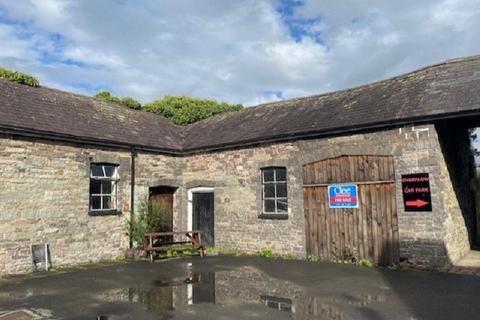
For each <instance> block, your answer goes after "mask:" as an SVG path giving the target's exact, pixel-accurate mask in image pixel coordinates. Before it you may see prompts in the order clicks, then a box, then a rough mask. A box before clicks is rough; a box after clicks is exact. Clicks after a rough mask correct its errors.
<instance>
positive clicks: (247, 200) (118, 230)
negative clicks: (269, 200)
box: [0, 125, 469, 273]
mask: <svg viewBox="0 0 480 320" xmlns="http://www.w3.org/2000/svg"><path fill="white" fill-rule="evenodd" d="M364 154H368V155H392V156H393V157H394V164H395V172H396V198H397V201H396V204H397V212H398V221H399V235H400V255H401V258H402V259H404V260H408V261H409V262H411V263H413V264H415V265H420V266H437V267H440V266H444V265H446V264H448V263H449V262H451V261H455V260H456V259H458V258H459V257H461V256H462V255H463V254H465V252H466V251H467V250H468V249H469V244H468V233H467V230H466V227H465V221H464V217H463V216H462V210H461V206H460V205H459V201H458V200H457V194H456V193H455V185H454V184H453V183H452V180H451V177H450V173H449V170H448V169H449V168H448V166H447V161H446V159H445V157H444V153H443V152H442V147H441V145H440V142H439V139H438V134H437V130H436V128H435V127H434V126H433V125H425V126H420V127H413V126H407V127H402V128H397V129H391V130H385V131H377V132H370V133H361V134H355V135H350V136H337V137H331V138H323V139H312V140H301V141H295V142H289V143H276V144H267V145H262V146H257V147H250V148H243V149H234V150H227V151H222V152H215V153H204V154H197V155H192V156H187V157H174V156H165V155H156V154H147V153H139V154H138V155H137V156H136V158H135V162H136V183H135V184H136V186H135V190H136V191H135V192H136V193H135V198H136V203H137V204H138V203H139V202H140V201H141V200H142V199H145V198H146V197H147V194H148V189H149V187H154V186H173V187H175V188H176V192H175V195H174V229H176V230H180V229H187V228H188V224H187V223H188V215H189V213H188V200H187V194H188V190H189V189H190V188H194V187H201V186H203V187H205V186H206V187H213V188H214V190H215V222H214V223H215V243H216V246H217V247H218V248H220V249H221V250H228V249H239V250H241V251H243V252H247V253H256V252H258V251H259V250H260V249H261V248H263V247H268V248H270V249H272V250H273V251H274V252H276V253H280V254H281V253H291V254H293V255H294V256H297V257H305V254H306V250H305V224H304V208H303V188H302V166H303V165H304V164H307V163H311V162H314V161H318V160H322V159H327V158H332V157H338V156H341V155H364ZM92 161H93V162H109V163H115V164H118V165H119V166H120V169H119V172H120V182H119V209H120V211H121V212H120V214H119V215H116V216H91V215H89V214H88V204H89V199H88V197H89V165H90V163H91V162H92ZM130 164H131V153H130V152H127V151H114V150H102V149H99V148H93V147H85V146H83V147H82V146H78V145H68V144H62V143H54V142H45V141H36V140H25V139H24V140H19V139H13V138H12V137H6V136H2V137H0V272H8V273H17V272H24V271H28V270H31V260H30V252H29V250H30V245H31V244H32V243H33V244H36V243H42V242H48V243H50V245H51V252H52V262H53V264H54V265H61V264H74V263H82V262H88V261H98V260H100V259H110V258H113V257H115V256H116V255H117V254H118V253H119V252H120V251H121V250H122V249H124V248H126V247H127V246H128V239H127V237H126V235H125V220H126V219H127V217H128V213H129V209H130V179H131V176H130V174H131V172H130ZM268 166H285V167H286V168H287V181H288V205H289V208H288V219H287V220H269V219H261V218H259V215H260V214H261V213H262V212H261V210H262V209H261V208H262V185H261V168H263V167H268ZM416 172H428V173H430V178H431V179H430V180H431V189H432V202H433V212H424V213H420V212H419V213H415V212H413V213H412V212H405V211H404V208H403V201H402V190H401V183H400V178H401V175H402V174H409V173H416Z"/></svg>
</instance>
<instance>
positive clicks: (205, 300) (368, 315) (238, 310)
mask: <svg viewBox="0 0 480 320" xmlns="http://www.w3.org/2000/svg"><path fill="white" fill-rule="evenodd" d="M7 319H8V320H14V319H17V320H18V319H20V320H30V319H102V320H107V319H108V320H114V319H329V320H332V319H339V320H340V319H341V320H347V319H352V320H353V319H355V320H356V319H374V320H375V319H412V320H413V319H436V320H438V319H480V277H475V276H464V275H453V274H442V273H434V272H412V271H408V272H407V271H391V270H388V269H377V268H362V267H355V266H350V265H340V264H329V263H311V262H306V261H284V260H275V259H265V258H258V257H208V258H205V259H200V258H184V259H174V260H166V261H159V262H156V263H153V264H151V263H149V262H128V263H118V264H114V265H105V266H96V267H90V268H86V269H76V270H69V271H67V272H60V273H51V274H41V275H34V276H31V275H29V276H20V277H14V278H8V279H4V280H0V320H7Z"/></svg>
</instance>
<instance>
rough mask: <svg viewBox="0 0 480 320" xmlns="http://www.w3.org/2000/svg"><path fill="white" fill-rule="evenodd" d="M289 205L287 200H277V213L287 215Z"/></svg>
mask: <svg viewBox="0 0 480 320" xmlns="http://www.w3.org/2000/svg"><path fill="white" fill-rule="evenodd" d="M287 209H288V204H287V200H277V212H279V213H287V211H288V210H287Z"/></svg>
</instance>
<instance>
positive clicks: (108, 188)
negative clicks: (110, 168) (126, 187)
mask: <svg viewBox="0 0 480 320" xmlns="http://www.w3.org/2000/svg"><path fill="white" fill-rule="evenodd" d="M111 193H112V181H110V180H107V181H102V194H111Z"/></svg>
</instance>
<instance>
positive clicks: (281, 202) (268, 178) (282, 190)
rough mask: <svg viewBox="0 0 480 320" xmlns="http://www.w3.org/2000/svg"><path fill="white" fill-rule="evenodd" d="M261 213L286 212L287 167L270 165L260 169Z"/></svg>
mask: <svg viewBox="0 0 480 320" xmlns="http://www.w3.org/2000/svg"><path fill="white" fill-rule="evenodd" d="M262 185H263V213H264V214H287V212H288V198H287V169H286V168H284V167H270V168H263V169H262Z"/></svg>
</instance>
